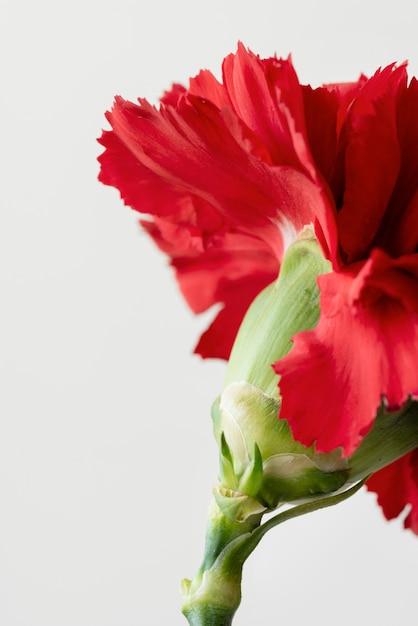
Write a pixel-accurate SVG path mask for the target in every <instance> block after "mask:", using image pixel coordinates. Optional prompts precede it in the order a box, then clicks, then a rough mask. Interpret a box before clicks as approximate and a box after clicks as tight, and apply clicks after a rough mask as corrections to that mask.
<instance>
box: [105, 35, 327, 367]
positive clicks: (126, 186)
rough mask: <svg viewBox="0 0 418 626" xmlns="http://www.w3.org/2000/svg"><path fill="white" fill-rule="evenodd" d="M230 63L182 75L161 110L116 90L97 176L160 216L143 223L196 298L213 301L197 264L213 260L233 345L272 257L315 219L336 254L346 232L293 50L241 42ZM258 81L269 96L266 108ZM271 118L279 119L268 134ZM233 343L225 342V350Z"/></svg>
mask: <svg viewBox="0 0 418 626" xmlns="http://www.w3.org/2000/svg"><path fill="white" fill-rule="evenodd" d="M223 74H224V82H225V85H222V84H221V83H219V82H218V81H217V80H216V79H215V78H214V76H213V75H212V74H211V73H210V72H207V71H205V72H201V73H200V74H199V75H198V76H197V77H196V78H195V79H192V80H191V81H190V89H189V90H184V88H182V87H181V86H179V85H175V86H174V87H173V89H172V90H171V91H170V92H167V93H166V94H165V95H164V97H163V104H162V105H161V107H160V109H159V110H157V109H156V108H155V107H152V106H151V105H150V104H148V103H147V102H146V101H145V100H141V101H140V104H139V106H138V105H135V104H132V103H129V102H126V101H124V100H123V99H122V98H117V99H116V102H115V106H114V108H113V110H112V111H111V112H110V113H108V115H107V117H108V120H109V122H110V124H111V126H112V131H110V132H108V131H105V132H104V133H103V136H102V138H101V140H100V141H101V143H102V144H103V145H104V146H105V148H106V150H105V152H104V154H103V155H102V156H101V157H100V161H101V164H102V170H101V174H100V180H101V181H102V182H104V183H106V184H111V185H114V186H116V187H117V188H118V189H119V190H120V192H121V195H122V197H123V199H124V201H125V202H126V203H127V204H130V205H131V206H132V207H133V208H134V209H136V210H138V211H140V212H142V213H147V214H148V215H150V216H151V219H149V220H145V221H143V222H142V224H143V225H144V226H145V228H146V230H147V231H148V232H149V233H150V234H151V236H152V237H153V238H154V240H155V241H156V242H157V244H158V245H159V247H160V248H161V249H162V250H164V251H165V252H166V253H167V254H169V256H170V257H171V258H172V259H173V263H174V265H175V266H176V269H177V277H178V279H179V282H180V286H181V288H182V291H183V293H184V294H185V296H186V298H187V300H188V302H189V303H190V304H191V306H192V307H193V309H194V310H204V307H203V305H202V301H203V300H202V297H201V296H200V292H202V285H203V283H202V280H201V271H200V269H199V268H201V267H205V281H206V282H207V283H208V284H209V285H210V287H209V288H208V289H209V291H210V292H211V293H212V294H215V295H213V297H212V298H208V299H207V301H206V307H209V306H212V305H213V304H216V303H220V304H223V305H224V308H225V310H224V312H223V313H222V317H223V318H224V320H226V319H227V318H228V319H230V322H228V324H224V327H225V332H224V333H223V334H224V337H223V338H222V337H221V335H222V332H221V324H220V323H218V326H217V327H218V328H219V333H218V334H219V335H220V337H219V338H218V339H217V340H216V341H217V343H218V344H219V345H223V344H225V345H229V344H230V342H231V341H232V339H233V336H235V335H233V336H232V334H231V333H232V331H230V330H227V329H228V328H229V329H230V328H234V329H236V328H237V326H238V325H239V322H240V321H241V319H242V316H243V314H244V312H245V310H244V307H248V305H249V303H250V300H249V299H250V295H249V294H251V297H252V298H253V297H255V295H257V292H256V289H255V285H258V286H259V287H258V288H259V289H261V288H262V287H264V286H265V284H267V282H270V281H271V280H272V279H273V278H274V276H273V273H272V268H274V271H275V272H276V275H277V271H278V267H279V265H278V264H279V262H280V260H281V258H282V256H283V253H284V250H285V249H286V247H287V246H288V245H289V244H290V243H292V241H293V240H294V239H295V238H296V236H297V233H298V232H299V231H300V230H301V229H302V228H303V227H304V226H305V225H306V224H308V223H313V224H314V227H315V229H316V233H317V236H318V238H319V239H320V241H321V244H322V245H323V248H324V251H325V253H326V254H327V255H328V256H329V257H330V258H332V259H335V257H336V253H337V237H336V224H335V216H334V209H333V205H332V199H330V195H329V192H328V190H327V189H326V187H325V186H324V184H323V183H322V182H321V181H320V180H319V179H318V180H317V179H316V170H315V168H314V167H313V164H312V160H311V157H310V154H309V148H308V147H307V145H306V142H305V131H304V122H303V101H302V96H301V88H300V85H299V83H298V81H297V78H296V75H295V73H294V70H293V68H292V66H291V64H290V62H289V61H278V60H277V59H273V60H271V61H268V62H261V61H260V60H259V59H258V57H255V56H254V55H252V54H251V53H249V52H247V51H246V50H245V49H244V48H243V46H240V47H239V51H238V53H237V55H235V57H234V55H231V56H230V57H228V59H227V60H226V61H225V63H224V68H223ZM250 87H253V88H254V89H255V90H256V92H257V93H258V94H259V95H260V97H261V95H263V98H264V99H265V102H264V104H265V105H266V106H267V103H268V102H269V103H270V104H269V105H268V108H266V109H262V108H261V109H260V110H259V112H257V110H256V106H255V105H256V103H255V101H254V94H253V93H252V92H251V91H250V90H249V88H250ZM279 96H280V97H282V100H283V101H282V102H281V101H280V102H279ZM272 107H273V109H274V111H272V110H271V108H272ZM239 114H241V115H242V116H243V117H240V116H239ZM243 118H244V119H243ZM263 118H265V119H263ZM274 124H278V125H279V127H277V129H276V135H275V136H272V140H273V143H271V138H270V135H271V130H272V128H273V126H274ZM266 141H267V142H268V145H266V143H265V142H266ZM279 148H280V149H279ZM270 150H271V154H270ZM273 160H274V161H275V162H274V163H273ZM238 236H240V237H241V238H243V237H244V238H246V242H245V244H244V245H243V246H241V245H239V246H237V241H238ZM220 250H222V251H223V252H224V255H223V256H220V255H219V251H220ZM256 255H258V260H257V258H256ZM220 258H222V259H223V260H222V263H223V264H224V267H223V270H220V269H219V268H220V267H221V262H220V261H219V259H220ZM192 259H194V260H192ZM248 259H251V262H250V263H248V262H247V261H248ZM239 264H241V269H240V271H239V272H237V271H236V268H237V266H238V265H239ZM232 267H233V268H235V269H234V270H233V271H232V270H231V268H232ZM185 268H187V270H186V269H185ZM193 272H195V276H194V277H193ZM244 276H245V278H246V280H245V281H244V280H243V277H244ZM235 283H236V284H237V285H238V284H239V285H241V288H242V289H243V295H242V296H240V295H239V290H238V289H235V286H234V285H235ZM226 286H227V287H226ZM247 286H248V288H247ZM227 288H228V290H229V291H230V292H231V293H232V291H233V292H234V294H235V295H234V299H232V297H231V296H229V295H228V293H227ZM205 290H206V291H207V289H206V288H205ZM197 302H198V304H197ZM234 316H235V321H234V320H233V318H234ZM211 332H212V334H213V333H214V332H215V327H213V328H212V331H211ZM217 332H218V331H217ZM234 333H235V330H234ZM208 337H210V333H209V335H208ZM209 343H210V342H209V341H208V342H207V344H208V345H209ZM228 350H229V348H228ZM228 350H227V349H226V348H225V347H222V353H223V354H226V353H228V354H229V352H228ZM209 352H210V350H209V348H205V353H206V354H207V355H209Z"/></svg>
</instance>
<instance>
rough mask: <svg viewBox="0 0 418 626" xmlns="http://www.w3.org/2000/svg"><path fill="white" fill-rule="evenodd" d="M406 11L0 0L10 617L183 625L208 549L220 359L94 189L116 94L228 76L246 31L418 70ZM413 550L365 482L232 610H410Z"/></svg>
mask: <svg viewBox="0 0 418 626" xmlns="http://www.w3.org/2000/svg"><path fill="white" fill-rule="evenodd" d="M414 4H415V3H414V2H413V1H412V0H411V1H408V0H397V1H396V2H394V1H393V2H388V3H381V2H373V1H369V2H367V0H362V1H359V0H343V1H340V2H331V1H324V0H317V1H316V2H310V1H308V0H305V1H303V0H299V1H297V0H296V1H295V0H293V1H292V2H290V1H289V0H288V1H287V2H280V1H278V0H276V1H272V0H271V1H269V0H257V2H251V1H248V0H240V1H237V0H223V1H222V2H221V1H220V0H212V1H211V2H199V0H174V1H171V0H170V1H169V0H160V2H155V3H152V2H150V1H149V0H148V1H146V2H145V1H143V0H135V1H128V0H118V2H110V1H108V0H101V1H100V2H99V1H98V0H96V1H89V0H84V1H80V0H73V1H72V2H68V3H67V2H59V1H58V0H56V1H52V0H50V1H48V0H37V1H36V2H34V1H32V0H27V1H22V0H2V2H1V6H0V29H1V33H0V46H1V50H0V53H1V66H2V69H1V82H0V85H1V100H0V109H1V111H0V113H1V117H0V119H1V141H0V151H1V170H0V171H1V181H2V182H1V186H0V196H1V200H0V202H1V204H0V210H1V229H0V272H1V278H0V294H1V307H0V350H1V352H0V354H1V357H0V359H1V363H0V383H1V394H0V405H1V416H0V420H1V422H0V424H1V427H0V625H1V626H142V625H144V626H145V625H146V626H162V625H163V624H170V625H171V626H176V625H178V626H180V625H184V624H186V621H185V619H184V618H183V616H182V615H181V613H180V592H179V582H180V579H181V578H182V577H185V576H186V577H191V576H193V575H194V573H195V571H196V569H197V567H198V565H199V562H200V558H201V554H202V548H203V538H204V530H205V517H206V508H207V505H208V502H209V500H210V493H211V487H212V485H213V484H214V483H215V482H216V476H217V450H216V447H215V444H214V443H213V440H212V431H211V422H210V416H209V410H210V405H211V403H212V401H213V399H214V398H215V397H216V395H217V394H218V393H219V391H220V388H221V384H222V379H223V375H224V364H223V363H220V362H203V361H202V360H201V359H200V358H198V357H196V356H193V355H192V351H193V347H194V344H195V342H196V340H197V337H198V335H199V333H200V332H201V330H202V329H203V328H204V327H205V325H206V323H207V322H208V320H209V318H210V316H204V317H202V318H199V319H196V318H194V317H193V316H192V314H191V313H190V312H189V311H188V309H187V308H186V306H185V304H184V303H183V301H182V300H181V297H180V295H179V293H178V292H177V288H176V285H175V284H174V281H173V277H172V274H171V271H170V269H169V268H168V266H167V262H166V259H165V258H164V257H163V256H162V255H161V254H160V253H159V252H158V251H156V250H155V249H154V247H153V246H152V245H151V243H150V242H149V241H148V239H147V238H146V237H145V235H144V234H142V233H141V232H140V230H139V228H138V226H137V222H136V220H137V215H136V214H134V213H133V212H132V211H130V209H128V208H127V207H124V206H123V204H122V202H121V201H120V199H119V196H118V193H117V192H116V191H115V190H114V189H112V188H109V187H104V186H103V185H100V184H99V183H98V182H97V173H98V166H97V163H96V157H97V156H98V154H99V153H100V151H101V149H100V146H99V145H98V144H97V143H96V137H98V136H99V135H100V133H101V129H102V128H107V124H106V121H105V119H104V115H103V114H104V111H105V110H106V109H108V108H109V107H110V106H111V104H112V100H113V96H114V95H115V94H121V95H123V96H124V97H126V98H130V99H135V98H136V97H137V96H144V97H147V98H148V99H149V100H151V101H152V102H156V101H157V99H158V97H159V96H160V95H161V94H162V92H163V91H164V90H165V89H166V88H168V87H169V86H170V85H171V83H172V82H183V83H185V82H186V81H187V79H188V77H189V76H191V75H194V74H196V73H197V72H198V70H199V69H200V68H203V67H207V68H209V69H211V70H212V71H214V72H215V73H216V74H217V75H219V71H220V64H221V60H222V58H223V57H224V56H226V54H228V53H229V52H231V51H234V50H235V48H236V44H237V41H238V40H242V41H243V42H244V43H245V44H246V45H247V46H249V47H250V48H251V49H252V50H253V51H254V52H257V53H259V54H260V55H262V56H270V55H273V54H274V53H277V54H278V55H279V56H287V55H288V54H289V53H292V56H293V61H294V64H295V66H296V70H297V72H298V74H299V77H300V80H301V81H302V82H305V83H307V82H310V83H311V84H313V85H314V86H317V85H319V84H321V83H322V82H332V81H343V80H351V79H356V78H357V77H358V75H359V74H360V72H364V73H366V74H371V73H372V72H374V71H375V70H376V69H377V68H378V67H379V66H380V65H386V64H387V63H390V62H392V61H399V62H401V61H404V60H405V59H409V61H410V71H411V73H418V40H417V36H416V19H415V12H414V11H415V9H414ZM417 114H418V112H417ZM417 557H418V539H417V538H416V537H415V536H413V535H412V534H411V533H410V532H406V531H404V530H403V528H402V524H401V521H399V520H398V521H396V522H393V523H387V522H385V521H384V520H383V518H382V515H381V513H380V511H379V509H378V507H377V505H376V502H375V497H374V496H373V495H372V494H367V493H365V492H364V493H363V492H362V493H360V494H358V495H357V496H355V497H354V498H353V499H352V500H351V501H348V502H346V503H344V504H342V505H340V506H339V507H337V508H335V509H332V510H331V509H328V510H325V511H322V512H318V513H315V514H313V515H311V516H309V517H306V518H304V519H299V520H297V521H293V522H289V523H288V524H287V525H284V526H283V527H280V528H277V529H275V530H274V531H272V533H271V534H270V536H267V537H266V538H265V539H264V540H263V542H262V544H261V545H260V546H259V548H258V549H257V551H256V552H255V553H254V554H253V555H252V556H251V557H250V559H249V561H248V563H247V565H246V567H245V570H244V583H243V594H244V598H243V602H242V605H241V608H240V609H239V612H238V614H237V617H236V620H235V622H234V623H235V624H236V626H250V625H251V626H253V625H259V624H264V623H265V624H286V625H287V626H292V625H294V626H300V625H301V624H306V623H310V624H313V625H314V626H316V625H321V626H331V625H334V624H335V623H336V622H338V624H339V625H340V626H349V625H351V624H352V623H356V624H360V625H363V624H379V626H393V625H394V624H398V623H404V624H412V623H415V622H416V589H417V587H416V562H417Z"/></svg>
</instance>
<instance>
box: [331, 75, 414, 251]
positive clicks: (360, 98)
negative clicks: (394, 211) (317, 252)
mask: <svg viewBox="0 0 418 626" xmlns="http://www.w3.org/2000/svg"><path fill="white" fill-rule="evenodd" d="M405 81H406V69H405V66H401V67H399V68H396V69H395V68H393V66H389V67H386V68H385V69H384V70H382V71H379V72H377V73H376V74H375V75H374V76H373V77H372V78H371V79H370V80H369V81H367V83H365V85H364V86H363V87H362V89H361V90H360V92H359V93H358V95H357V97H356V98H355V99H354V100H353V102H352V104H351V106H350V108H349V109H348V112H347V117H346V120H345V123H344V127H343V129H342V133H341V137H342V141H343V142H344V144H345V145H344V144H343V149H344V163H345V186H344V197H343V199H342V206H341V209H340V211H339V213H338V218H337V223H338V231H339V236H340V243H341V246H342V248H343V250H344V252H345V254H346V258H347V261H349V262H350V261H356V260H360V259H362V258H365V257H366V256H367V254H368V252H369V250H370V248H371V246H372V244H373V242H374V240H375V237H376V235H377V233H378V231H379V227H380V224H381V222H382V219H383V217H384V215H385V212H386V209H387V206H388V203H389V201H390V198H391V195H392V193H393V190H394V187H395V184H396V180H397V176H398V174H399V169H400V162H401V159H400V147H399V140H398V132H397V117H396V102H397V93H398V91H399V89H400V88H401V87H402V86H404V85H405ZM337 206H338V199H337Z"/></svg>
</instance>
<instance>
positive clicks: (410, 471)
mask: <svg viewBox="0 0 418 626" xmlns="http://www.w3.org/2000/svg"><path fill="white" fill-rule="evenodd" d="M366 486H367V488H368V489H369V490H370V491H375V492H376V493H377V501H378V503H379V504H380V506H381V507H382V509H383V513H384V515H385V517H386V519H388V520H390V519H394V518H395V517H398V515H400V513H402V511H403V510H404V509H405V507H407V506H408V505H410V507H411V508H410V511H409V513H408V515H407V516H406V518H405V521H404V526H405V528H410V529H411V530H412V531H413V532H414V533H415V534H417V535H418V450H414V451H413V452H410V453H409V454H407V455H405V456H404V457H402V458H401V459H399V460H398V461H395V463H391V464H390V465H388V466H387V467H384V468H383V469H381V470H380V471H378V472H376V473H375V474H373V476H372V477H371V478H369V480H368V481H367V483H366Z"/></svg>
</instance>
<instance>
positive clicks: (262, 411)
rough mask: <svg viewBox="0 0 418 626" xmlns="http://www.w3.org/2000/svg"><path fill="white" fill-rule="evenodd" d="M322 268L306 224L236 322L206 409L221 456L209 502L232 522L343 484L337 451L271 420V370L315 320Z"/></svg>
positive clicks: (274, 416)
mask: <svg viewBox="0 0 418 626" xmlns="http://www.w3.org/2000/svg"><path fill="white" fill-rule="evenodd" d="M328 271H330V264H329V262H328V261H326V260H325V259H324V257H323V255H322V253H321V250H320V247H319V245H318V243H317V241H316V240H315V238H314V236H313V233H312V230H311V228H309V227H307V228H306V229H305V230H304V231H303V233H302V234H301V237H300V238H299V239H298V240H297V241H296V242H295V243H294V244H293V245H292V246H290V248H289V250H288V251H287V253H286V255H285V257H284V260H283V264H282V267H281V271H280V275H279V278H278V280H277V281H276V282H275V283H273V284H272V285H270V286H269V287H267V288H266V289H265V290H264V291H263V292H262V293H261V294H260V295H259V296H258V297H257V298H256V300H255V301H254V302H253V304H252V305H251V307H250V308H249V310H248V312H247V314H246V316H245V319H244V321H243V323H242V325H241V328H240V331H239V333H238V336H237V339H236V341H235V344H234V348H233V351H232V354H231V358H230V361H229V365H228V370H227V375H226V381H225V387H224V390H223V392H222V394H221V396H220V397H219V398H218V400H217V401H216V402H215V403H214V405H213V407H212V418H213V423H214V431H215V437H216V439H217V441H218V444H219V448H220V453H221V454H220V457H221V458H220V460H221V463H220V464H221V475H220V485H219V486H217V487H216V488H215V498H216V500H217V503H218V505H219V507H220V508H221V510H222V511H223V513H224V514H225V515H228V516H229V517H231V518H232V519H235V520H245V519H247V518H248V517H249V516H251V515H254V514H259V513H262V512H264V511H266V510H272V509H275V508H276V507H277V506H279V505H280V504H282V503H284V502H296V501H301V500H306V499H310V498H318V497H321V496H322V495H325V494H328V493H330V492H334V491H336V490H338V489H340V488H341V487H342V486H343V485H344V484H345V483H346V481H347V467H348V465H347V460H346V459H342V458H341V453H340V451H339V450H337V451H335V452H333V453H331V454H316V453H315V451H314V449H313V447H311V448H306V447H305V446H303V445H301V444H299V443H298V442H296V441H294V439H293V438H292V435H291V432H290V428H289V426H288V424H287V422H286V421H285V420H279V419H278V414H279V410H280V398H279V395H278V387H277V383H278V376H277V375H276V374H275V372H274V370H273V368H272V363H274V362H275V361H277V360H278V359H279V358H280V357H282V356H284V355H285V354H286V353H287V352H288V351H289V350H290V348H291V346H292V343H291V338H292V337H293V336H294V335H295V334H296V333H297V332H299V331H302V330H308V329H309V328H312V327H313V326H315V325H316V323H317V322H318V318H319V291H318V287H317V283H316V278H317V276H318V275H319V274H323V273H325V272H328ZM302 392H303V391H302ZM306 401H307V402H309V398H307V399H306Z"/></svg>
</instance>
